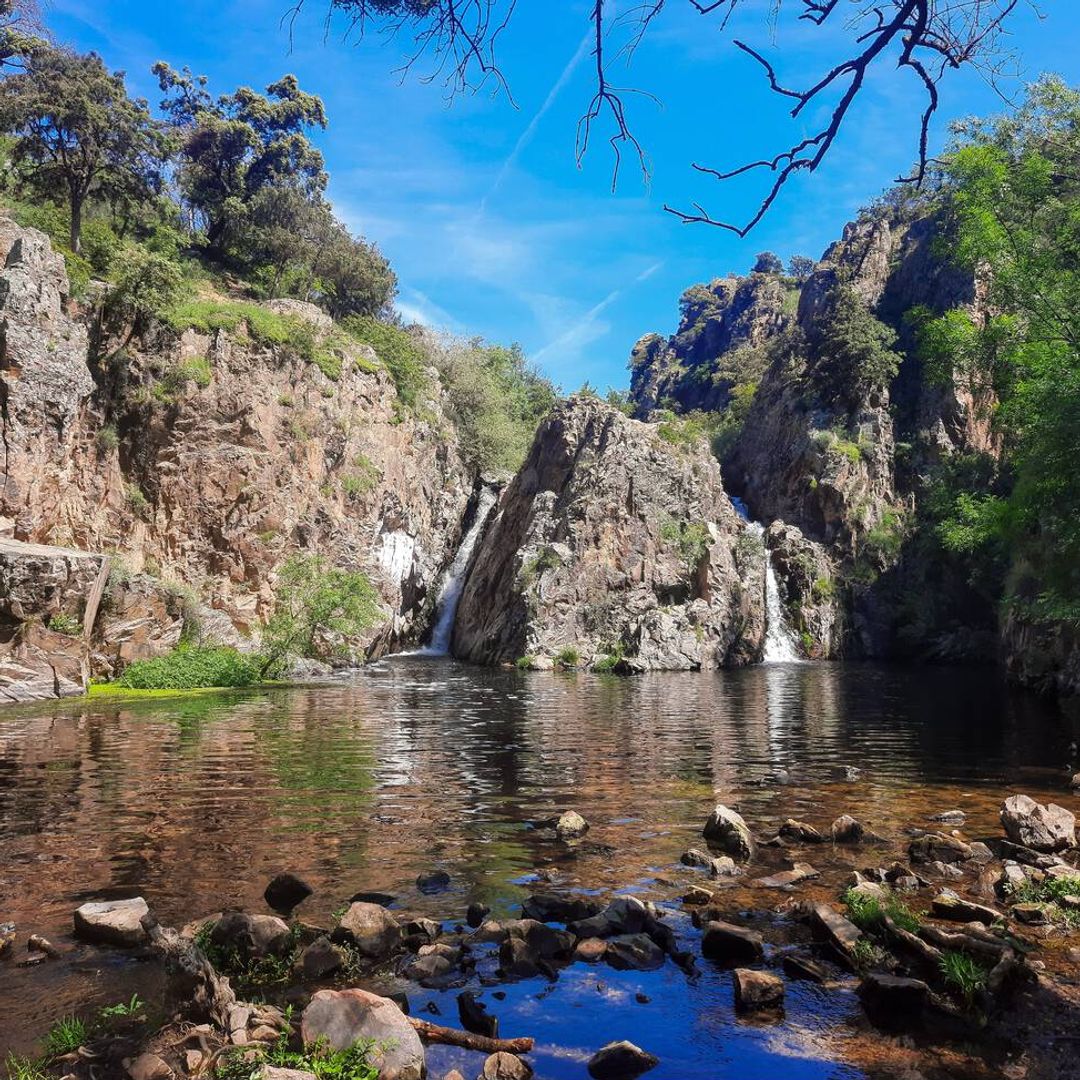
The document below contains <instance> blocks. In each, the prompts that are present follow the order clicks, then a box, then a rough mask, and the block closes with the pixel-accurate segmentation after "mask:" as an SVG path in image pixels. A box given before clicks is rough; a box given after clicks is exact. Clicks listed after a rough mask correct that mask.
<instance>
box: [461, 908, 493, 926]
mask: <svg viewBox="0 0 1080 1080" xmlns="http://www.w3.org/2000/svg"><path fill="white" fill-rule="evenodd" d="M490 914H491V908H490V907H488V905H487V904H480V903H472V904H470V905H469V906H468V908H467V909H466V911H465V923H466V925H468V926H471V927H472V928H473V929H474V930H475V929H476V928H477V927H478V926H481V925H482V924H483V922H484V919H486V918H487V917H488V915H490Z"/></svg>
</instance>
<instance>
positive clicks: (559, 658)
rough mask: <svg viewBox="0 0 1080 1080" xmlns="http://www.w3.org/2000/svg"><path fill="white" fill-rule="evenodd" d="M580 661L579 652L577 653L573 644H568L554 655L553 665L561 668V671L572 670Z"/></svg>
mask: <svg viewBox="0 0 1080 1080" xmlns="http://www.w3.org/2000/svg"><path fill="white" fill-rule="evenodd" d="M580 663H581V653H579V652H578V651H577V649H575V648H574V647H573V645H568V646H567V647H566V648H565V649H562V650H561V651H560V652H559V653H558V654H557V655H556V657H555V666H556V667H557V668H562V670H563V671H573V670H574V669H575V668H576V667H577V666H578V665H579V664H580Z"/></svg>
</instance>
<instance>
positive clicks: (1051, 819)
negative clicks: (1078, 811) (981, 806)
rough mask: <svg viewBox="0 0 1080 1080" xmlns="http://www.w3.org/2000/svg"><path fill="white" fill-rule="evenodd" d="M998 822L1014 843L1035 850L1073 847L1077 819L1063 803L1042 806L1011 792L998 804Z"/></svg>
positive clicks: (1047, 850)
mask: <svg viewBox="0 0 1080 1080" xmlns="http://www.w3.org/2000/svg"><path fill="white" fill-rule="evenodd" d="M1001 824H1002V826H1003V828H1004V829H1005V835H1006V836H1008V838H1009V839H1010V840H1011V841H1012V842H1013V843H1014V844H1022V845H1023V846H1024V847H1028V848H1031V849H1032V850H1034V851H1042V852H1055V851H1064V850H1065V849H1066V848H1072V847H1076V818H1075V816H1074V815H1073V814H1072V813H1071V812H1070V811H1068V810H1066V809H1065V807H1063V806H1058V805H1057V803H1050V804H1049V805H1047V806H1044V805H1043V804H1042V803H1037V802H1036V801H1035V800H1034V799H1031V798H1029V797H1028V796H1027V795H1013V796H1011V797H1010V798H1008V799H1006V800H1005V802H1004V803H1002V805H1001Z"/></svg>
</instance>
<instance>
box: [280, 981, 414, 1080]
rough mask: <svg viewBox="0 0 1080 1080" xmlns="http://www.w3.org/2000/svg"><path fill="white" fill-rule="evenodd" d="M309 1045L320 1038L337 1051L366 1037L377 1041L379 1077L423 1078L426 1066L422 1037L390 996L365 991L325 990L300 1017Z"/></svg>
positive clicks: (375, 1054)
mask: <svg viewBox="0 0 1080 1080" xmlns="http://www.w3.org/2000/svg"><path fill="white" fill-rule="evenodd" d="M300 1031H301V1034H302V1036H303V1039H304V1045H305V1046H311V1045H312V1044H313V1043H315V1042H318V1041H319V1040H320V1039H323V1040H325V1041H326V1043H327V1045H328V1046H330V1047H332V1048H333V1049H335V1050H345V1049H347V1048H348V1047H350V1046H353V1045H354V1044H356V1043H358V1042H360V1041H361V1040H366V1039H371V1040H373V1042H374V1049H373V1058H372V1064H373V1065H375V1066H377V1067H378V1069H379V1078H380V1080H423V1078H424V1075H425V1072H426V1066H425V1059H424V1047H423V1045H422V1044H421V1042H420V1036H419V1035H417V1034H416V1031H415V1029H414V1028H413V1026H412V1025H411V1024H410V1023H409V1021H408V1020H407V1019H406V1018H405V1014H404V1013H403V1012H402V1011H401V1009H399V1008H398V1007H397V1005H395V1004H394V1002H392V1001H391V1000H390V999H389V998H384V997H379V996H378V995H377V994H369V993H368V992H367V991H366V990H340V991H338V990H320V991H319V992H318V993H317V994H315V995H314V996H313V997H312V999H311V1002H310V1003H309V1004H308V1006H307V1008H306V1009H304V1014H303V1017H302V1018H301V1024H300Z"/></svg>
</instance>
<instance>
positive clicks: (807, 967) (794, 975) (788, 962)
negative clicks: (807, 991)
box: [783, 953, 829, 985]
mask: <svg viewBox="0 0 1080 1080" xmlns="http://www.w3.org/2000/svg"><path fill="white" fill-rule="evenodd" d="M783 963H784V971H785V972H786V973H787V975H788V977H789V978H791V979H804V980H806V981H807V982H813V983H817V984H818V985H823V984H824V983H826V982H828V981H829V973H828V972H827V971H826V970H825V969H824V968H823V967H822V966H821V965H820V964H819V963H818V962H817V961H816V960H812V959H811V958H810V957H809V956H800V955H798V954H797V953H796V954H790V953H789V954H788V955H787V956H785V957H784V961H783Z"/></svg>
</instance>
